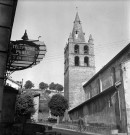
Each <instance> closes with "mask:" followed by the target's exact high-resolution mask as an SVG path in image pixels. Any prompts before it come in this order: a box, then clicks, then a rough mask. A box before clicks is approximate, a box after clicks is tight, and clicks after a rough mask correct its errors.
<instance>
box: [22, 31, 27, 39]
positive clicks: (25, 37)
mask: <svg viewBox="0 0 130 135" xmlns="http://www.w3.org/2000/svg"><path fill="white" fill-rule="evenodd" d="M22 39H23V40H28V34H27V30H25V32H24V35H23V36H22Z"/></svg>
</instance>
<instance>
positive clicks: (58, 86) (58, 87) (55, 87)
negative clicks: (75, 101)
mask: <svg viewBox="0 0 130 135" xmlns="http://www.w3.org/2000/svg"><path fill="white" fill-rule="evenodd" d="M49 89H51V90H57V91H63V86H62V85H61V84H59V83H56V84H55V83H54V82H52V83H51V84H50V85H49Z"/></svg>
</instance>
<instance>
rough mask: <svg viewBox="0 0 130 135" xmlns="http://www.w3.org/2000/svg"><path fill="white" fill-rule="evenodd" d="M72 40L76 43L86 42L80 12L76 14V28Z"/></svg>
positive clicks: (74, 27)
mask: <svg viewBox="0 0 130 135" xmlns="http://www.w3.org/2000/svg"><path fill="white" fill-rule="evenodd" d="M72 38H73V41H75V42H85V38H84V33H83V30H82V25H81V21H80V18H79V14H78V12H77V13H76V16H75V20H74V26H73V30H72Z"/></svg>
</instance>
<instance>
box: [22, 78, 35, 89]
mask: <svg viewBox="0 0 130 135" xmlns="http://www.w3.org/2000/svg"><path fill="white" fill-rule="evenodd" d="M33 87H34V84H33V83H32V82H31V81H30V80H28V81H26V82H25V84H24V88H25V89H31V88H33Z"/></svg>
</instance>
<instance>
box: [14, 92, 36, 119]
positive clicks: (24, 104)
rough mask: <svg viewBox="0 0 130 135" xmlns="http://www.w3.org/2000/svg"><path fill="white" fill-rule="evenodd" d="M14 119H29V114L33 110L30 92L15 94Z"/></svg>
mask: <svg viewBox="0 0 130 135" xmlns="http://www.w3.org/2000/svg"><path fill="white" fill-rule="evenodd" d="M15 108H16V109H15V117H16V120H18V121H21V120H22V119H23V118H24V119H25V120H27V119H30V117H31V115H32V114H33V113H34V112H35V108H34V103H33V96H32V94H31V93H27V92H26V93H22V94H19V95H18V96H17V99H16V107H15Z"/></svg>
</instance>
